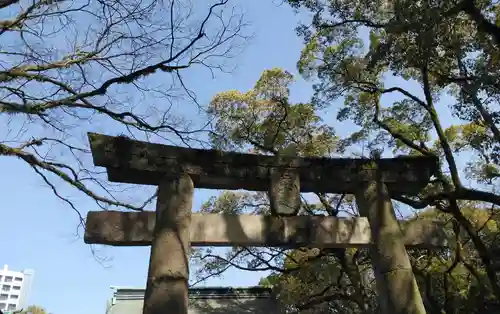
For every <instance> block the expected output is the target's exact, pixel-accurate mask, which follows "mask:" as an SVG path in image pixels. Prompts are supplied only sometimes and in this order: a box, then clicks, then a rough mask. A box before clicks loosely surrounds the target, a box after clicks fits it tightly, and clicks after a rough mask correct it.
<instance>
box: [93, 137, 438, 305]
mask: <svg viewBox="0 0 500 314" xmlns="http://www.w3.org/2000/svg"><path fill="white" fill-rule="evenodd" d="M89 141H90V144H91V149H92V155H93V159H94V164H95V165H96V166H102V167H106V170H107V174H108V179H109V180H110V181H112V182H124V183H135V184H147V185H157V186H158V198H157V204H156V212H152V211H143V212H122V211H94V212H89V213H88V216H87V223H86V229H85V243H88V244H105V245H113V246H147V245H151V256H150V264H149V270H148V278H147V284H146V293H145V298H144V310H143V313H144V314H160V313H161V314H165V313H171V314H187V309H188V305H187V302H188V277H189V265H188V258H189V257H188V256H189V250H190V247H191V246H256V247H266V246H278V247H316V248H345V247H369V248H370V249H371V257H372V264H373V267H374V273H375V278H376V282H377V290H378V293H379V299H380V304H381V307H382V310H383V312H384V313H394V314H403V313H419V314H420V313H425V310H424V308H423V302H422V299H421V296H420V293H419V290H418V287H417V285H416V282H415V279H414V277H413V273H412V269H411V265H410V262H409V258H408V255H407V253H406V250H405V245H406V246H407V247H420V248H439V247H442V246H444V245H445V243H446V239H445V237H444V234H443V232H442V225H441V224H439V223H437V222H434V221H421V220H418V221H412V222H407V221H402V222H400V223H398V221H397V220H396V218H395V215H394V211H393V208H392V202H391V199H390V195H391V194H392V195H397V194H402V193H405V194H412V193H417V192H419V191H420V190H421V189H422V188H423V187H425V186H426V185H427V184H428V182H429V179H430V177H431V176H432V175H433V174H434V173H435V172H436V170H437V169H438V162H437V159H435V158H430V157H401V158H393V159H378V160H370V159H330V158H298V157H280V158H278V159H277V157H274V156H263V155H254V154H240V153H234V152H232V153H229V152H220V151H215V150H203V149H189V148H182V147H176V146H169V145H160V144H151V143H147V142H141V141H135V140H131V139H128V138H126V137H122V136H118V137H111V136H106V135H101V134H95V133H89ZM283 186H284V187H285V188H283ZM194 188H208V189H229V190H234V189H245V190H251V191H268V192H269V193H270V199H271V204H272V206H273V207H274V209H275V212H276V213H277V214H278V215H279V216H265V215H236V214H210V213H194V214H191V211H192V208H191V207H192V198H193V193H194ZM294 189H295V192H294ZM290 191H291V193H292V194H290V193H289V192H290ZM287 192H288V193H287ZM300 192H324V193H349V194H354V195H355V196H356V203H357V205H358V209H359V211H360V214H361V215H362V216H364V217H359V218H335V217H327V216H290V215H293V214H296V212H297V210H298V206H299V205H300V204H298V203H297V200H298V201H300V199H299V198H298V197H296V196H297V193H300ZM290 208H291V209H290ZM284 215H288V216H286V217H285V216H284ZM400 226H401V227H400ZM396 273H397V275H395V274H396ZM388 287H397V291H394V290H391V289H388Z"/></svg>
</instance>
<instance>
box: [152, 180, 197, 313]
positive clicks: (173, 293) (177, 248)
mask: <svg viewBox="0 0 500 314" xmlns="http://www.w3.org/2000/svg"><path fill="white" fill-rule="evenodd" d="M193 194H194V185H193V182H192V181H191V178H190V177H189V175H187V174H181V175H179V177H178V178H177V179H176V180H172V181H167V182H163V183H161V184H160V186H159V187H158V200H157V203H156V217H155V218H156V219H155V226H154V229H153V237H152V245H151V257H150V259H149V270H148V279H147V284H146V293H145V297H144V309H143V314H164V313H167V312H168V313H171V314H187V313H188V280H189V265H188V263H189V250H190V245H189V227H190V222H191V207H192V203H193Z"/></svg>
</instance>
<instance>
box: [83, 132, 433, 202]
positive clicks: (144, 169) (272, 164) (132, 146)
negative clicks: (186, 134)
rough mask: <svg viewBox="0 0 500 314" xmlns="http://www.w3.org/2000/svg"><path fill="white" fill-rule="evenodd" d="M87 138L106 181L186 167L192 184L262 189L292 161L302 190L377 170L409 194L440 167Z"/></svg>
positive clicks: (411, 160)
mask: <svg viewBox="0 0 500 314" xmlns="http://www.w3.org/2000/svg"><path fill="white" fill-rule="evenodd" d="M88 137H89V141H90V146H91V150H92V156H93V159H94V164H95V165H96V166H102V167H106V168H107V173H108V179H109V180H110V181H112V182H124V183H135V184H150V185H157V184H159V182H160V180H162V179H163V178H164V177H168V176H169V175H172V176H174V175H175V174H177V173H178V172H179V171H185V172H187V173H189V174H190V176H191V177H192V179H193V182H194V184H195V187H196V188H205V189H226V190H236V189H245V190H251V191H267V190H268V188H269V184H270V175H271V173H273V171H275V170H276V169H277V168H278V167H283V166H284V165H285V164H286V165H287V166H288V167H289V165H290V164H292V165H293V167H294V168H297V171H298V173H299V175H300V190H301V191H302V192H323V193H352V192H354V190H355V189H356V187H357V185H358V184H359V183H360V182H362V181H365V180H367V179H368V178H369V177H371V176H372V175H373V173H374V172H375V171H376V170H375V169H378V171H379V174H380V176H381V178H382V181H383V182H384V183H385V184H386V185H387V187H388V188H389V190H390V191H391V193H395V194H413V193H418V192H419V191H420V190H421V189H422V188H423V187H425V186H426V185H427V184H428V182H429V180H430V178H431V176H432V175H434V174H435V173H436V171H437V169H438V167H439V164H438V160H437V158H434V157H410V156H405V157H397V158H388V159H379V160H377V161H374V160H371V159H361V158H360V159H354V158H312V157H306V158H300V157H295V158H288V159H286V160H285V159H281V160H280V161H277V159H276V157H274V156H266V155H255V154H242V153H235V152H221V151H217V150H205V149H192V148H185V147H177V146H170V145H163V144H152V143H148V142H142V141H136V140H132V139H129V138H127V137H122V136H117V137H114V136H107V135H102V134H96V133H89V134H88ZM291 161H292V162H291ZM374 163H376V167H374Z"/></svg>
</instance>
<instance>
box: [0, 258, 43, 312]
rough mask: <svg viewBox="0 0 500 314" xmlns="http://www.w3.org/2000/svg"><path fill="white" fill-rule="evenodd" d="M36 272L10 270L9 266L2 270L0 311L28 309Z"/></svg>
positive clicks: (0, 277)
mask: <svg viewBox="0 0 500 314" xmlns="http://www.w3.org/2000/svg"><path fill="white" fill-rule="evenodd" d="M34 274H35V272H34V271H33V270H31V269H26V270H23V271H22V272H19V271H13V270H9V268H8V266H7V265H4V267H3V269H0V310H7V311H14V310H20V309H23V308H26V307H28V304H27V301H28V293H29V291H30V289H31V284H32V282H33V276H34Z"/></svg>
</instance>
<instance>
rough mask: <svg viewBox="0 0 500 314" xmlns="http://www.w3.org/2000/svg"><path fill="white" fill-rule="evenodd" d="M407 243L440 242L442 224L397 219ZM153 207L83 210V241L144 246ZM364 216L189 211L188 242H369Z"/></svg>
mask: <svg viewBox="0 0 500 314" xmlns="http://www.w3.org/2000/svg"><path fill="white" fill-rule="evenodd" d="M402 225H403V226H404V227H403V230H404V241H405V244H406V245H407V246H411V247H426V248H438V247H442V246H444V245H446V238H445V235H444V233H443V229H442V225H441V224H440V223H438V222H435V221H432V220H418V221H413V222H402ZM154 228H155V213H154V212H150V211H144V212H120V211H96V212H89V213H88V215H87V225H86V229H85V242H86V243H94V244H106V245H114V246H145V245H150V244H151V242H152V240H153V232H154ZM371 239H372V238H371V233H370V227H369V223H368V219H367V218H353V219H347V218H335V217H324V216H295V217H272V216H261V215H236V214H207V213H193V214H192V216H191V225H190V242H191V246H230V245H234V246H257V247H262V246H296V247H297V246H298V247H318V248H334V247H360V246H368V245H370V243H372V240H371Z"/></svg>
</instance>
